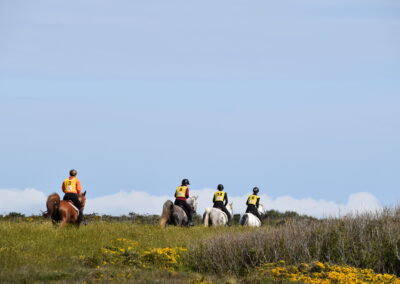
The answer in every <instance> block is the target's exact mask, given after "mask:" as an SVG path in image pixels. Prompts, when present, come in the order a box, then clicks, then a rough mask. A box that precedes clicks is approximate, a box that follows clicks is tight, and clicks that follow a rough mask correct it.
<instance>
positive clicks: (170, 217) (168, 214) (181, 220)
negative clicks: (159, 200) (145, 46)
mask: <svg viewBox="0 0 400 284" xmlns="http://www.w3.org/2000/svg"><path fill="white" fill-rule="evenodd" d="M197 199H198V196H191V197H189V198H188V199H187V201H186V202H187V203H188V204H189V206H190V207H191V208H192V213H193V215H194V214H196V210H197V203H198V201H197ZM188 221H189V220H188V217H187V215H186V212H185V210H183V209H182V208H181V207H179V206H177V205H174V203H173V202H172V201H171V200H167V201H166V202H165V203H164V205H163V212H162V214H161V219H160V226H161V228H165V227H166V226H167V225H174V226H187V225H188Z"/></svg>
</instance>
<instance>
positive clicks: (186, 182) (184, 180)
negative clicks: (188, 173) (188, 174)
mask: <svg viewBox="0 0 400 284" xmlns="http://www.w3.org/2000/svg"><path fill="white" fill-rule="evenodd" d="M182 185H183V186H188V185H190V182H189V180H188V179H187V178H185V179H183V180H182Z"/></svg>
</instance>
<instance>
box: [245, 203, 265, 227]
mask: <svg viewBox="0 0 400 284" xmlns="http://www.w3.org/2000/svg"><path fill="white" fill-rule="evenodd" d="M258 213H259V214H260V216H261V218H262V217H263V216H264V214H265V213H264V206H263V205H262V204H260V205H259V206H258ZM239 223H240V225H242V226H247V227H261V225H262V224H261V221H260V219H258V217H257V216H255V215H254V214H252V213H245V214H244V215H243V216H242V218H240V222H239Z"/></svg>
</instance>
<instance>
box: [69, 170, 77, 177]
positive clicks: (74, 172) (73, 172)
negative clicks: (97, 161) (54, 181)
mask: <svg viewBox="0 0 400 284" xmlns="http://www.w3.org/2000/svg"><path fill="white" fill-rule="evenodd" d="M77 174H78V172H77V171H76V170H74V169H72V170H70V171H69V175H70V176H71V177H75V176H76V175H77Z"/></svg>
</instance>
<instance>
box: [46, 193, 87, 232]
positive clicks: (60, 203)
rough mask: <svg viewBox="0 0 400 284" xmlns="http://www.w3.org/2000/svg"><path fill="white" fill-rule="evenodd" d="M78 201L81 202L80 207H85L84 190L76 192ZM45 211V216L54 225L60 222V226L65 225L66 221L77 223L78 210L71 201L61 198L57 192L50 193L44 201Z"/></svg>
mask: <svg viewBox="0 0 400 284" xmlns="http://www.w3.org/2000/svg"><path fill="white" fill-rule="evenodd" d="M78 198H79V201H80V202H81V204H82V208H84V207H85V203H86V191H85V192H84V193H81V194H78ZM46 207H47V212H46V213H45V214H44V216H45V217H50V218H51V221H52V222H53V224H54V225H56V224H57V223H61V226H65V225H66V224H67V223H70V224H75V225H77V226H79V225H80V224H78V222H77V221H78V215H79V211H78V208H76V207H75V206H74V205H73V204H72V203H70V202H69V201H66V200H61V199H60V196H59V195H58V194H57V193H53V194H50V195H49V197H48V198H47V202H46Z"/></svg>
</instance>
